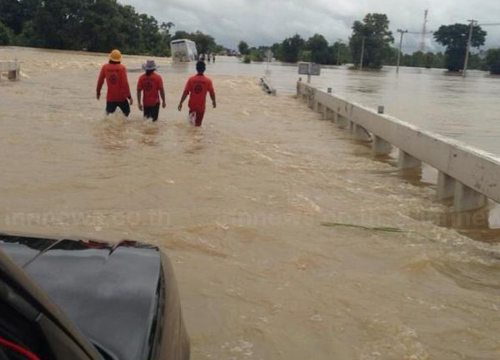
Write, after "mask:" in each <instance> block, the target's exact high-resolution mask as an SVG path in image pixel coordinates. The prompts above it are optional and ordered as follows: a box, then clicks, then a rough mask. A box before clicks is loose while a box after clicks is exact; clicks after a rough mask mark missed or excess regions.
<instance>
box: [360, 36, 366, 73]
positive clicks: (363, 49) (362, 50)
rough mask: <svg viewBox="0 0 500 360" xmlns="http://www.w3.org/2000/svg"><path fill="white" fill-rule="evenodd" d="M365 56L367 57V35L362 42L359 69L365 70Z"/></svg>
mask: <svg viewBox="0 0 500 360" xmlns="http://www.w3.org/2000/svg"><path fill="white" fill-rule="evenodd" d="M364 57H365V37H364V36H363V42H362V43H361V60H360V61H359V70H363V59H364Z"/></svg>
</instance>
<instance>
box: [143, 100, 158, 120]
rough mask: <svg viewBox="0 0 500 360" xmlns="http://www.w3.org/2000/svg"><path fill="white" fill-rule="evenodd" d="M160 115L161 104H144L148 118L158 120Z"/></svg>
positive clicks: (145, 114) (145, 115)
mask: <svg viewBox="0 0 500 360" xmlns="http://www.w3.org/2000/svg"><path fill="white" fill-rule="evenodd" d="M158 115H160V104H156V105H155V106H144V117H145V118H146V119H153V121H156V120H158Z"/></svg>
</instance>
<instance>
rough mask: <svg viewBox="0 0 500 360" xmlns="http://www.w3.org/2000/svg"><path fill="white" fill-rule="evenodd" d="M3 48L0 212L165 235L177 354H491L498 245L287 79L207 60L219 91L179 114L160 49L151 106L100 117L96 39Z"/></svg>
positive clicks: (8, 221)
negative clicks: (286, 85) (266, 83)
mask: <svg viewBox="0 0 500 360" xmlns="http://www.w3.org/2000/svg"><path fill="white" fill-rule="evenodd" d="M16 56H17V57H18V58H19V59H21V60H22V61H24V63H23V72H24V74H25V77H24V79H23V80H22V81H20V82H8V81H2V82H0V109H1V111H0V131H1V134H2V141H1V142H0V166H1V169H2V175H1V176H0V199H1V206H0V228H1V229H2V231H6V232H17V233H30V234H42V235H43V234H45V235H64V236H71V237H89V238H97V239H105V240H112V241H114V240H120V239H134V240H141V241H146V242H149V243H153V244H157V245H158V246H160V247H162V248H164V249H165V251H166V252H167V253H168V255H169V256H170V258H171V259H172V260H173V263H174V267H175V271H176V275H177V278H178V280H179V286H180V292H181V300H182V304H183V311H184V316H185V320H186V323H187V327H188V331H189V333H190V336H191V339H192V352H193V356H192V358H193V359H195V360H198V359H203V360H206V359H221V360H240V359H255V360H260V359H262V360H265V359H266V360H267V359H277V360H280V359H282V360H295V359H297V360H299V359H301V360H302V359H325V360H326V359H357V360H386V359H389V360H402V359H407V360H421V359H440V360H455V359H484V360H486V359H488V360H496V359H498V358H499V357H500V335H499V334H500V321H499V315H500V308H499V307H500V305H499V299H500V248H499V246H498V245H497V244H494V243H493V244H489V243H484V242H477V241H474V240H471V239H469V238H467V237H464V236H462V235H460V234H459V233H457V232H456V231H455V230H452V229H448V228H446V227H442V226H438V225H436V223H437V222H438V221H436V219H440V220H442V222H443V223H442V224H441V225H446V224H447V223H446V222H447V221H448V222H450V221H453V219H451V220H450V219H449V217H448V215H449V213H450V208H449V207H447V206H445V205H441V204H436V203H435V202H434V201H433V198H434V191H433V190H432V189H431V188H429V187H422V186H420V185H419V184H416V183H414V182H413V181H408V180H405V179H404V178H402V177H401V176H399V175H400V174H399V173H398V172H397V171H395V169H394V167H392V166H391V165H390V163H389V162H386V161H385V162H384V161H373V159H371V157H370V155H369V149H367V148H366V147H364V146H362V145H360V144H357V143H355V142H353V141H351V140H350V138H349V136H348V134H346V133H345V132H344V131H342V130H340V129H338V128H336V127H335V126H333V125H332V124H331V123H330V122H327V121H321V120H320V115H319V114H315V113H313V112H312V111H311V110H309V109H308V108H307V107H306V105H305V104H303V103H302V102H300V101H298V100H296V99H295V98H294V97H293V96H292V95H287V94H282V95H280V96H278V97H270V96H267V95H265V94H264V93H263V92H262V91H261V89H260V87H259V81H258V79H256V78H254V77H250V75H252V76H254V75H253V74H251V73H248V72H247V73H246V72H245V71H247V70H242V71H241V73H238V72H237V71H236V70H234V69H235V68H236V66H238V65H236V64H233V63H228V64H229V65H227V68H228V69H229V70H227V71H226V73H225V74H222V72H223V71H222V70H217V71H216V68H215V67H214V68H210V67H209V70H208V75H210V76H211V75H213V74H211V69H213V72H214V73H215V75H213V76H212V77H213V80H214V85H215V88H216V91H217V94H218V108H217V109H216V110H212V109H209V110H208V112H207V115H206V120H205V122H204V127H203V128H202V129H194V128H192V127H190V126H189V125H188V121H187V114H186V113H185V112H184V113H179V112H178V111H177V110H176V107H177V103H178V101H179V98H180V95H181V91H182V89H183V85H184V82H185V81H186V78H187V76H188V74H190V72H191V70H192V69H190V68H189V67H187V66H184V67H181V66H173V65H170V64H168V63H167V62H166V61H164V60H163V61H162V62H161V65H164V67H163V69H162V73H163V75H164V77H165V79H164V80H165V84H166V92H167V109H166V110H163V111H162V112H161V115H160V122H159V123H158V124H151V123H147V122H145V121H144V120H143V119H142V115H141V114H140V112H139V111H138V110H137V108H136V107H135V108H134V109H133V112H132V114H131V117H130V118H129V119H126V120H125V119H123V118H122V117H120V116H113V117H110V118H105V117H104V101H102V100H101V101H100V102H99V101H97V100H95V84H96V81H97V75H98V69H99V67H100V65H101V64H102V63H103V62H105V61H106V57H105V56H99V55H88V54H85V55H81V54H77V53H63V52H48V51H38V50H27V49H8V48H1V49H0V59H10V58H13V57H16ZM142 60H143V59H142V58H138V57H132V58H126V61H125V64H126V65H127V66H128V67H129V68H131V69H134V68H138V67H139V64H140V63H141V61H142ZM223 66H224V60H223V59H221V60H220V63H217V64H216V67H218V68H217V69H221V68H222V67H223ZM252 66H254V65H252ZM256 66H257V65H256ZM242 69H243V68H242ZM331 71H334V70H331ZM138 76H139V72H131V73H130V74H129V80H130V82H131V87H132V88H134V87H135V84H136V82H137V78H138ZM368 76H371V75H368ZM374 102H375V100H374ZM386 105H387V104H386ZM409 106H413V105H409ZM396 115H398V114H396ZM353 225H354V226H353Z"/></svg>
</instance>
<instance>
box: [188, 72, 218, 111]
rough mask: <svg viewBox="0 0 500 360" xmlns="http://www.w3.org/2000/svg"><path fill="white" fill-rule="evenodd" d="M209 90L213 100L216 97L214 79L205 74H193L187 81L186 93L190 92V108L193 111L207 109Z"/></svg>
mask: <svg viewBox="0 0 500 360" xmlns="http://www.w3.org/2000/svg"><path fill="white" fill-rule="evenodd" d="M207 92H208V93H210V97H211V98H212V100H213V99H214V98H215V91H214V85H213V84H212V80H211V79H210V78H208V77H206V76H204V75H200V74H198V75H195V76H192V77H191V78H190V79H189V80H188V81H187V83H186V87H185V88H184V93H185V94H186V95H187V94H189V109H190V110H192V111H198V112H203V111H205V101H206V98H207Z"/></svg>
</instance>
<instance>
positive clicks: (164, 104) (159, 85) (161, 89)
mask: <svg viewBox="0 0 500 360" xmlns="http://www.w3.org/2000/svg"><path fill="white" fill-rule="evenodd" d="M158 88H159V89H160V97H161V101H162V103H161V106H162V107H163V108H164V109H165V108H166V107H167V102H166V101H165V88H164V87H163V80H162V78H161V77H159V78H158Z"/></svg>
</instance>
